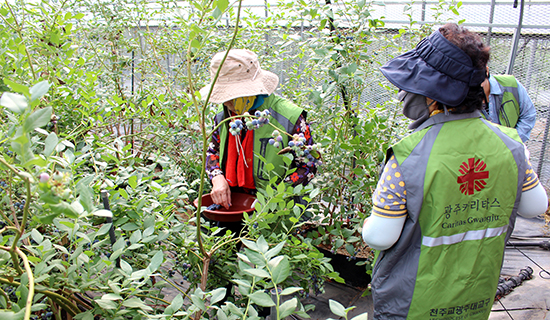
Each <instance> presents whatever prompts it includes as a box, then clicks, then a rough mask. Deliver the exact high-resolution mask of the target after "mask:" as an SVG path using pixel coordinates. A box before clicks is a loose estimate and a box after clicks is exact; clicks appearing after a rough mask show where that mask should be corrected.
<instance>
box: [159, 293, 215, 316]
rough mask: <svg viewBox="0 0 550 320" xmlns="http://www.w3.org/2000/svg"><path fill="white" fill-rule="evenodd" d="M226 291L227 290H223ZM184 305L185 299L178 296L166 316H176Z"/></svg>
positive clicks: (167, 310) (167, 309)
mask: <svg viewBox="0 0 550 320" xmlns="http://www.w3.org/2000/svg"><path fill="white" fill-rule="evenodd" d="M221 289H225V288H221ZM182 305H183V297H182V295H181V294H178V295H177V296H176V297H175V298H174V299H173V300H172V303H171V304H170V305H169V306H168V308H166V310H164V313H166V314H174V313H175V312H176V311H178V310H179V309H180V308H181V306H182Z"/></svg>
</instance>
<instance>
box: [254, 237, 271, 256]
mask: <svg viewBox="0 0 550 320" xmlns="http://www.w3.org/2000/svg"><path fill="white" fill-rule="evenodd" d="M256 244H257V245H258V250H259V251H260V252H261V253H266V252H267V251H268V250H269V245H268V244H267V241H265V238H264V236H260V238H258V241H256Z"/></svg>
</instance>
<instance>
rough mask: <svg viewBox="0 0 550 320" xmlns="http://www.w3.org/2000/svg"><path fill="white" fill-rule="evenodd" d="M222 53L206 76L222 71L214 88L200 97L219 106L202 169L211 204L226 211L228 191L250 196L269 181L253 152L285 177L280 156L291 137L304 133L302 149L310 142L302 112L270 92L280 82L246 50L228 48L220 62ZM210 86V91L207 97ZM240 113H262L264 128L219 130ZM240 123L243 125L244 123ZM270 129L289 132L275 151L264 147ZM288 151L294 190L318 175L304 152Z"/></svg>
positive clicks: (202, 90)
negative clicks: (207, 182)
mask: <svg viewBox="0 0 550 320" xmlns="http://www.w3.org/2000/svg"><path fill="white" fill-rule="evenodd" d="M224 55H225V52H219V53H217V54H216V55H214V57H213V58H212V62H211V65H210V74H211V78H212V79H213V78H214V77H215V75H216V74H217V73H218V69H219V68H221V70H220V72H219V77H218V79H217V80H216V83H215V84H212V83H211V84H209V85H207V86H206V87H204V88H202V89H201V97H202V98H203V99H207V98H208V101H209V102H213V103H220V104H221V105H220V108H219V110H218V113H217V114H216V116H215V117H214V128H217V129H216V130H215V131H214V132H213V134H212V138H211V142H210V145H209V148H208V151H207V163H206V171H207V174H208V177H209V178H210V180H211V181H212V191H211V193H210V194H211V196H212V200H213V201H214V203H216V204H219V205H222V206H224V207H225V208H229V207H230V206H231V192H246V193H255V192H256V190H257V188H259V187H260V188H261V187H263V186H264V184H265V183H266V182H265V181H268V178H267V176H266V173H265V172H263V171H262V168H259V167H261V166H263V162H261V161H260V160H258V157H257V154H260V155H261V156H262V157H264V158H265V159H266V160H267V162H270V163H273V164H274V165H275V169H273V171H275V173H276V174H278V175H279V176H284V175H285V170H284V169H282V167H283V165H282V164H284V162H283V161H282V157H283V156H282V155H280V154H279V153H280V152H281V150H283V149H285V146H288V145H289V142H290V141H291V140H292V138H291V137H290V136H292V135H295V134H296V135H303V139H305V141H304V142H303V144H304V145H305V146H308V145H309V146H311V145H313V144H314V142H313V139H312V136H311V131H310V125H309V124H308V123H307V121H306V116H307V113H306V112H305V111H304V110H303V109H301V108H299V107H297V106H296V105H294V104H293V103H291V102H290V101H288V100H286V99H284V98H281V97H279V96H277V95H275V94H273V92H274V91H275V88H276V87H277V85H278V82H279V79H278V77H277V75H275V74H273V73H271V72H269V71H265V70H262V69H261V67H260V64H259V62H258V58H257V56H256V54H254V53H253V52H251V51H249V50H243V49H232V50H230V51H229V54H228V55H227V58H225V61H224V62H223V64H222V60H223V57H224ZM212 85H213V86H214V88H213V89H212V92H211V93H210V96H208V94H209V92H210V89H211V87H212ZM245 114H252V115H254V114H256V115H261V116H260V117H259V118H260V121H264V122H265V123H266V125H264V126H263V127H262V128H260V126H256V127H248V126H241V127H239V130H238V132H234V131H232V130H234V125H233V123H232V124H231V129H230V128H229V125H228V124H227V123H225V124H222V125H221V126H218V125H219V124H220V122H221V121H223V119H226V118H227V117H232V116H237V115H245ZM241 119H242V121H243V122H245V121H248V120H249V119H247V118H241ZM262 119H263V120H262ZM234 121H235V120H234ZM267 122H270V124H267ZM271 125H275V126H277V127H279V128H280V130H279V131H284V133H287V134H288V135H287V134H284V133H283V134H282V135H281V138H280V139H281V142H280V143H281V146H280V147H279V143H276V144H275V145H269V144H268V143H267V141H268V140H270V138H271V133H272V132H273V127H272V126H271ZM224 130H225V131H224ZM228 131H229V132H231V134H229V132H228ZM289 135H290V136H289ZM222 139H223V141H222ZM271 140H273V139H271ZM290 152H291V153H292V155H293V161H292V164H291V166H290V168H295V171H294V172H293V173H291V174H290V175H289V176H287V177H286V178H285V181H286V182H288V183H290V184H291V185H293V186H297V185H299V184H302V185H306V184H308V183H309V182H310V181H311V179H313V177H314V175H315V173H316V171H317V168H316V164H315V162H313V161H310V160H308V155H307V154H305V155H297V154H296V153H295V152H294V151H290ZM259 161H260V162H259Z"/></svg>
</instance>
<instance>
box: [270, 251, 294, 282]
mask: <svg viewBox="0 0 550 320" xmlns="http://www.w3.org/2000/svg"><path fill="white" fill-rule="evenodd" d="M268 266H269V268H270V270H271V276H272V279H273V282H275V283H281V282H283V281H285V279H286V278H288V276H289V275H290V263H289V262H288V258H287V257H286V256H278V257H275V258H273V259H271V261H269V263H268Z"/></svg>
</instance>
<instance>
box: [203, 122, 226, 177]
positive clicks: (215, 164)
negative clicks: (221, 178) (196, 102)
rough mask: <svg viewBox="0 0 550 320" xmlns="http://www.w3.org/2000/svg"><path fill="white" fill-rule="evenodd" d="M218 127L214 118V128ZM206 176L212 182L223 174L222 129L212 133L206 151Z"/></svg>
mask: <svg viewBox="0 0 550 320" xmlns="http://www.w3.org/2000/svg"><path fill="white" fill-rule="evenodd" d="M217 125H218V121H217V119H216V117H214V127H216V126H217ZM206 174H207V175H208V178H209V179H210V180H212V178H214V177H215V176H218V175H220V174H223V171H222V170H221V167H220V129H219V128H218V129H217V130H216V131H214V132H213V133H212V138H211V139H210V144H209V145H208V150H206Z"/></svg>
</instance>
